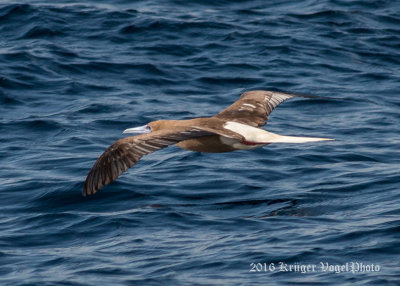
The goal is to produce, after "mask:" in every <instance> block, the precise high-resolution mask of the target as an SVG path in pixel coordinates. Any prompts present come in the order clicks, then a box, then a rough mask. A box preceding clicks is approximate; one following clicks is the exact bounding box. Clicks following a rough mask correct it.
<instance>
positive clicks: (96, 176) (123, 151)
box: [83, 90, 333, 196]
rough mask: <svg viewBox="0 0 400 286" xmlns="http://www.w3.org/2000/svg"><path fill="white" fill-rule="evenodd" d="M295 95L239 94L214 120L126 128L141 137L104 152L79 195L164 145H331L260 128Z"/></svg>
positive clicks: (203, 148)
mask: <svg viewBox="0 0 400 286" xmlns="http://www.w3.org/2000/svg"><path fill="white" fill-rule="evenodd" d="M297 96H299V95H293V94H288V93H282V92H275V91H265V90H253V91H248V92H245V93H243V94H242V96H241V97H240V98H239V100H237V101H236V102H234V103H233V104H232V105H231V106H229V107H228V108H226V109H224V110H223V111H221V112H220V113H218V114H217V115H215V116H213V117H202V118H194V119H189V120H157V121H152V122H150V123H148V124H146V125H144V126H141V127H136V128H129V129H126V130H125V131H124V132H123V133H136V134H141V135H136V136H131V137H126V138H123V139H119V140H118V141H116V142H115V143H114V144H112V145H111V146H110V147H108V149H107V150H106V151H105V152H104V153H103V154H102V155H101V156H100V157H99V158H98V159H97V161H96V162H95V163H94V165H93V167H92V169H91V170H90V172H89V174H88V176H87V178H86V181H85V184H84V186H83V195H84V196H86V195H92V194H94V193H96V192H97V191H98V190H100V189H101V188H102V187H104V186H105V185H107V184H110V183H111V182H113V181H114V180H116V179H117V178H118V177H119V176H120V175H121V174H122V173H123V172H125V171H126V170H128V169H129V168H130V167H132V166H133V165H135V164H136V163H137V162H138V161H139V160H140V158H142V156H144V155H147V154H150V153H153V152H155V151H157V150H160V149H162V148H165V147H167V146H169V145H174V144H175V145H177V146H178V147H180V148H183V149H186V150H190V151H197V152H215V153H217V152H231V151H235V150H252V149H255V148H259V147H263V146H265V145H267V144H270V143H306V142H315V141H324V140H333V139H328V138H312V137H295V136H282V135H278V134H274V133H271V132H268V131H266V130H264V129H262V126H264V125H265V124H266V123H267V120H268V116H269V115H270V113H271V112H272V110H274V108H275V107H277V106H278V105H279V104H280V103H282V102H284V101H285V100H287V99H289V98H293V97H297ZM300 97H304V96H300ZM306 97H307V96H306ZM308 97H309V96H308Z"/></svg>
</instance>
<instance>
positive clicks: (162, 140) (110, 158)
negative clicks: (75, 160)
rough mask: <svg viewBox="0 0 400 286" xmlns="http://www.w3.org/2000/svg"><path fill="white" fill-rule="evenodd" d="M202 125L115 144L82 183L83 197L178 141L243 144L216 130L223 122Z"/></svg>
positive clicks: (228, 133)
mask: <svg viewBox="0 0 400 286" xmlns="http://www.w3.org/2000/svg"><path fill="white" fill-rule="evenodd" d="M201 122H202V120H201V119H199V120H198V123H199V124H198V126H187V127H185V126H183V127H178V128H174V129H164V130H159V131H154V132H151V133H148V134H143V135H138V136H131V137H126V138H123V139H120V140H118V141H116V142H115V143H114V144H112V145H111V146H110V147H109V148H108V149H107V150H106V151H105V152H104V153H103V154H102V155H101V156H100V157H99V158H98V159H97V161H96V162H95V163H94V165H93V167H92V169H91V170H90V172H89V174H88V176H87V178H86V181H85V183H84V186H83V190H82V193H83V195H84V196H86V195H91V194H94V193H96V192H97V191H98V190H100V189H101V188H102V187H104V186H105V185H107V184H109V183H111V182H113V181H114V180H115V179H117V178H118V177H119V176H120V175H121V174H122V173H123V172H125V171H126V170H128V169H129V168H131V167H132V166H133V165H135V164H136V163H137V162H138V161H139V160H140V158H142V156H144V155H147V154H150V153H153V152H155V151H157V150H160V149H162V148H165V147H167V146H169V145H173V144H176V143H178V142H180V141H183V140H187V139H193V138H197V137H201V136H207V135H215V134H220V135H223V136H225V137H230V138H236V139H239V140H242V137H241V136H240V135H238V134H236V133H234V132H232V131H229V130H223V129H215V127H216V126H217V125H218V126H219V125H221V126H222V124H223V121H220V120H218V119H212V118H210V119H209V120H207V123H213V124H214V125H215V126H213V125H210V124H209V125H208V126H201ZM221 130H222V133H221Z"/></svg>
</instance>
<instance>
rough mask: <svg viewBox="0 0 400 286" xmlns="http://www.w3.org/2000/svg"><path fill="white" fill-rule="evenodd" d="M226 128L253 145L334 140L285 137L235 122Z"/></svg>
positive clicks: (230, 122)
mask: <svg viewBox="0 0 400 286" xmlns="http://www.w3.org/2000/svg"><path fill="white" fill-rule="evenodd" d="M224 128H226V129H229V130H231V131H233V132H236V133H238V134H240V135H242V136H243V137H244V138H245V139H246V141H248V142H253V143H265V144H267V143H307V142H317V141H327V140H334V139H330V138H314V137H296V136H283V135H279V134H275V133H272V132H268V131H266V130H264V129H260V128H255V127H252V126H249V125H245V124H242V123H238V122H233V121H228V122H227V123H225V124H224Z"/></svg>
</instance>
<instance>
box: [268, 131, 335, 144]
mask: <svg viewBox="0 0 400 286" xmlns="http://www.w3.org/2000/svg"><path fill="white" fill-rule="evenodd" d="M269 133H270V134H271V135H273V136H272V138H271V139H269V140H268V143H308V142H317V141H328V140H334V139H330V138H316V137H297V136H283V135H278V134H275V133H271V132H269ZM266 143H267V142H266Z"/></svg>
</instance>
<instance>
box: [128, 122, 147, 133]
mask: <svg viewBox="0 0 400 286" xmlns="http://www.w3.org/2000/svg"><path fill="white" fill-rule="evenodd" d="M150 132H151V128H150V126H149V125H147V124H146V125H143V126H140V127H134V128H128V129H125V130H124V132H122V133H124V134H125V133H136V134H146V133H150Z"/></svg>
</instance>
